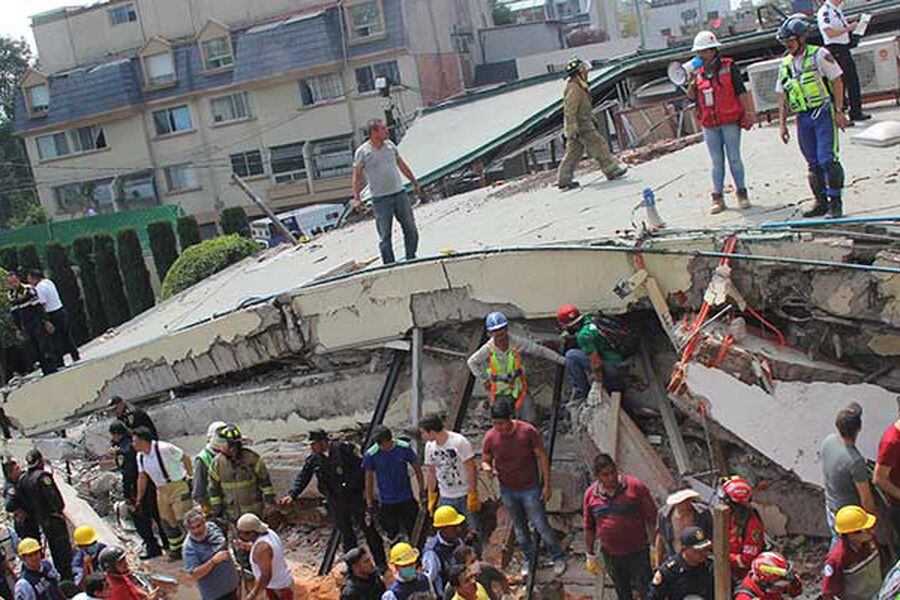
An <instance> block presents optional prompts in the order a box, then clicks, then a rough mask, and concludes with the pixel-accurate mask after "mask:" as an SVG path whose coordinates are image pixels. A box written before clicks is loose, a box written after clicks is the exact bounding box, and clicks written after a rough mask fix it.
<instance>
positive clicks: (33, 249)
mask: <svg viewBox="0 0 900 600" xmlns="http://www.w3.org/2000/svg"><path fill="white" fill-rule="evenodd" d="M19 268H20V269H26V270H29V271H30V270H31V269H43V268H44V266H43V265H42V264H41V257H40V256H39V255H38V249H37V244H35V243H34V242H29V243H27V244H25V245H24V246H19Z"/></svg>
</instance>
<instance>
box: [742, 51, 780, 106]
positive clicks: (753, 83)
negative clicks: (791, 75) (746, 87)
mask: <svg viewBox="0 0 900 600" xmlns="http://www.w3.org/2000/svg"><path fill="white" fill-rule="evenodd" d="M780 69H781V59H780V58H774V59H771V60H765V61H762V62H758V63H753V64H752V65H749V66H748V67H747V75H748V76H749V77H750V93H751V94H753V102H754V104H755V105H756V112H758V113H764V112H767V111H770V110H778V100H779V99H778V94H777V93H775V82H776V81H778V71H779V70H780Z"/></svg>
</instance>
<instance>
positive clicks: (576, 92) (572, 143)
mask: <svg viewBox="0 0 900 600" xmlns="http://www.w3.org/2000/svg"><path fill="white" fill-rule="evenodd" d="M588 68H589V67H588V65H587V63H585V62H584V61H583V60H581V59H580V58H573V59H572V60H570V61H569V64H567V65H566V78H567V80H566V89H565V91H564V92H563V113H564V118H565V133H566V154H565V156H563V159H562V162H560V163H559V170H558V171H557V174H556V185H557V187H559V189H561V190H570V189H572V188H576V187H578V185H579V184H578V182H576V181H573V180H572V178H573V176H574V173H575V166H576V165H578V162H579V161H580V160H581V158H582V156H584V151H585V150H587V152H588V154H589V155H590V157H591V158H593V159H595V160H596V161H597V162H598V163H600V169H601V170H602V171H603V174H604V175H606V177H607V179H618V178H620V177H622V176H623V175H625V173H626V172H627V171H628V169H627V168H626V167H623V166H622V165H620V164H619V163H618V162H617V161H616V159H615V158H613V155H612V153H611V152H610V151H609V143H608V142H607V141H606V136H605V135H604V134H603V133H601V132H602V131H603V129H604V128H603V127H598V126H597V122H596V121H595V120H594V115H593V113H592V110H593V105H592V103H591V91H590V87H589V86H588Z"/></svg>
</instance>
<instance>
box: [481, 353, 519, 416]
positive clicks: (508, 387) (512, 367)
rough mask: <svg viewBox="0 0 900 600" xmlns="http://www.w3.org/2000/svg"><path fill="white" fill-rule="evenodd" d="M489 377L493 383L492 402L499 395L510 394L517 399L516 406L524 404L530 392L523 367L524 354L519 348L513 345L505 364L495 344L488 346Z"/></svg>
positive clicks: (507, 354)
mask: <svg viewBox="0 0 900 600" xmlns="http://www.w3.org/2000/svg"><path fill="white" fill-rule="evenodd" d="M487 379H488V381H489V382H490V384H491V402H492V403H494V402H496V401H497V395H498V394H500V395H501V396H509V397H511V398H513V399H514V400H515V401H516V408H520V407H521V406H522V401H523V400H524V399H525V394H527V393H528V380H527V379H526V377H525V369H523V368H522V356H521V354H520V353H519V349H518V348H517V347H515V346H512V347H511V348H510V349H509V351H508V352H507V353H506V364H505V365H504V364H503V363H502V362H501V361H500V359H499V357H498V356H497V352H496V350H495V349H494V347H493V346H489V347H488V368H487Z"/></svg>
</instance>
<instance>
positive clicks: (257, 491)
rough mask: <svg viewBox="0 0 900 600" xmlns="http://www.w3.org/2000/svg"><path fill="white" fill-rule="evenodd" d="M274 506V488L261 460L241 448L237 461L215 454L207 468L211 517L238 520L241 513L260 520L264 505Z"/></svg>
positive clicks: (247, 449) (250, 451) (252, 452)
mask: <svg viewBox="0 0 900 600" xmlns="http://www.w3.org/2000/svg"><path fill="white" fill-rule="evenodd" d="M273 502H275V488H274V487H273V486H272V480H271V479H270V478H269V470H268V469H267V468H266V463H265V461H264V460H263V459H262V457H261V456H260V455H259V454H257V453H256V452H254V451H253V450H250V449H249V448H241V450H240V452H239V453H238V455H237V457H236V458H234V459H230V458H228V457H227V456H226V455H225V454H218V455H217V456H216V457H215V459H214V460H213V461H212V465H210V468H209V506H210V510H212V513H213V514H214V515H222V514H224V515H225V516H226V517H228V518H230V519H237V518H238V517H240V516H241V515H242V514H244V513H248V512H249V513H253V514H255V515H257V516H258V517H262V516H263V514H262V512H263V504H264V503H265V504H271V503H273Z"/></svg>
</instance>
